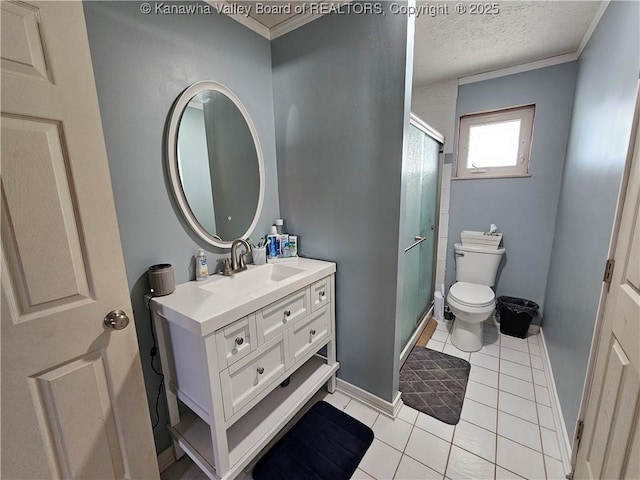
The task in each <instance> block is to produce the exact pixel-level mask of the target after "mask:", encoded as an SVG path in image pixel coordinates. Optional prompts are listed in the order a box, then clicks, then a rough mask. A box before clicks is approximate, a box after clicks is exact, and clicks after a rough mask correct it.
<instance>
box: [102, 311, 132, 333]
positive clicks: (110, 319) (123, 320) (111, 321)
mask: <svg viewBox="0 0 640 480" xmlns="http://www.w3.org/2000/svg"><path fill="white" fill-rule="evenodd" d="M104 324H105V326H107V327H109V328H113V329H114V330H122V329H123V328H126V327H127V325H129V317H127V314H126V313H124V311H122V310H117V309H116V310H112V311H110V312H109V313H108V314H107V316H106V317H104Z"/></svg>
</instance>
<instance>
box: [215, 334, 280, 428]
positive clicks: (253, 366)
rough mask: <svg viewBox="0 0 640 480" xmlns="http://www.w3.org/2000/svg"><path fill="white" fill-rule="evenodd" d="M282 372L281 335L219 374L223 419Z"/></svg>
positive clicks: (227, 417)
mask: <svg viewBox="0 0 640 480" xmlns="http://www.w3.org/2000/svg"><path fill="white" fill-rule="evenodd" d="M284 370H285V342H284V340H283V336H282V335H278V336H277V337H276V338H274V339H273V340H271V341H270V342H268V343H266V344H265V345H263V346H262V347H260V348H259V349H258V350H257V351H255V352H254V353H252V354H251V355H249V356H248V357H246V358H244V359H242V360H241V361H239V362H238V363H236V364H234V365H232V366H231V367H229V368H228V369H226V370H223V371H222V372H220V382H221V386H222V401H223V405H224V417H225V419H227V420H228V419H229V418H230V417H231V416H233V414H234V413H235V412H237V411H238V410H240V409H241V408H242V407H244V406H245V405H246V404H247V403H249V402H250V401H251V400H252V399H253V398H254V397H255V396H256V395H258V394H259V393H260V392H262V391H263V390H264V389H265V388H267V387H269V386H270V385H271V384H272V383H273V381H274V380H275V379H277V378H278V377H279V376H281V375H282V374H283V373H284Z"/></svg>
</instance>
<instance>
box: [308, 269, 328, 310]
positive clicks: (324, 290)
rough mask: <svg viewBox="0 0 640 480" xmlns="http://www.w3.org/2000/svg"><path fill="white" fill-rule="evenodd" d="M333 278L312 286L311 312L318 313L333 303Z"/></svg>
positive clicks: (324, 279)
mask: <svg viewBox="0 0 640 480" xmlns="http://www.w3.org/2000/svg"><path fill="white" fill-rule="evenodd" d="M330 278H331V277H327V278H323V279H322V280H320V281H318V282H316V283H314V284H313V285H311V311H312V312H316V311H318V310H320V309H321V308H322V307H324V306H325V305H328V304H329V302H331V282H330Z"/></svg>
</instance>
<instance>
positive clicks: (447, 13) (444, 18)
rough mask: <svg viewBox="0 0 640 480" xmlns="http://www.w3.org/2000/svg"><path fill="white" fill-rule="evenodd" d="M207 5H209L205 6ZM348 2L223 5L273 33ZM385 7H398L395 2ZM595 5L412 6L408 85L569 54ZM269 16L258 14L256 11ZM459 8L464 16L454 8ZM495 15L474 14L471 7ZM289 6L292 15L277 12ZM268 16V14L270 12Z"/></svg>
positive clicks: (590, 1) (239, 0) (581, 0)
mask: <svg viewBox="0 0 640 480" xmlns="http://www.w3.org/2000/svg"><path fill="white" fill-rule="evenodd" d="M207 1H208V2H209V3H212V0H207ZM346 1H350V0H324V1H322V0H266V1H259V2H258V1H255V0H226V2H227V3H229V4H236V5H243V6H245V7H247V6H249V7H250V9H251V10H250V11H251V13H250V16H251V17H252V18H253V19H254V20H256V21H258V22H260V23H261V24H262V25H264V26H266V27H267V28H269V29H273V28H274V27H278V26H279V25H281V24H282V23H283V22H285V23H286V22H287V21H288V20H290V19H291V17H296V15H295V13H294V12H295V8H296V6H300V5H302V4H316V5H317V4H320V3H325V4H326V3H330V4H341V3H346ZM383 1H390V3H393V4H394V5H400V4H402V2H400V1H391V0H383ZM601 3H602V2H601V1H600V0H569V1H566V0H552V1H548V0H534V1H523V0H508V1H497V2H495V3H494V2H490V1H486V0H485V1H484V2H474V1H469V0H456V1H450V0H444V1H437V2H434V1H425V0H418V1H417V9H418V11H419V13H420V14H419V15H418V16H416V32H415V50H414V64H413V65H414V66H413V85H414V86H415V87H423V86H426V85H432V84H435V83H440V82H443V81H447V80H453V79H456V78H460V77H466V76H469V75H475V74H478V73H484V72H489V71H492V70H498V69H501V68H505V67H510V66H515V65H521V64H523V63H529V62H533V61H536V60H542V59H545V58H549V57H554V56H557V55H563V54H566V53H574V52H576V50H577V49H578V46H579V45H580V42H581V41H582V39H583V38H584V35H585V33H586V31H587V30H588V28H589V25H590V24H591V21H592V20H593V18H594V15H595V14H596V12H597V11H598V9H599V7H600V4H601ZM259 5H260V6H263V7H266V8H264V10H267V11H268V13H262V14H260V13H259V10H258V6H259ZM459 5H464V10H465V11H464V13H460V12H459V11H458V10H457V8H456V6H459ZM492 5H495V6H496V7H495V8H496V10H497V13H489V14H486V13H485V14H479V13H478V10H479V9H478V8H476V12H475V14H474V12H473V10H474V6H480V7H484V8H486V6H489V9H490V10H492V11H493V8H492V7H491V6H492ZM287 6H289V8H290V10H291V12H286V11H280V12H278V10H282V9H286V7H287ZM269 10H270V11H269Z"/></svg>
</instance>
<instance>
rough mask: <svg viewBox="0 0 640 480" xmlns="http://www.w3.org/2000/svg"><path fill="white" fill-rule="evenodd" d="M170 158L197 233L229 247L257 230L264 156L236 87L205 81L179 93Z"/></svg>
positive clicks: (184, 210) (180, 199)
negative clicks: (237, 94) (235, 90)
mask: <svg viewBox="0 0 640 480" xmlns="http://www.w3.org/2000/svg"><path fill="white" fill-rule="evenodd" d="M167 157H168V163H169V165H168V166H169V175H170V177H171V187H172V189H173V193H174V195H175V198H176V200H177V202H178V207H179V208H180V210H181V212H182V214H183V215H184V217H185V219H186V220H187V223H189V225H190V226H191V228H192V229H193V231H194V232H195V233H196V235H198V236H199V237H200V238H201V239H203V240H204V241H206V242H207V243H209V244H210V245H213V246H216V247H220V248H229V247H230V246H231V242H232V241H233V240H234V239H236V238H244V239H246V238H247V237H248V236H249V235H250V234H251V232H252V231H253V229H254V228H255V226H256V223H257V222H258V218H259V217H260V212H261V211H262V203H263V200H264V159H263V157H262V149H261V148H260V141H259V140H258V134H257V132H256V128H255V126H254V124H253V122H252V121H251V117H250V116H249V113H248V112H247V109H246V108H245V107H244V105H243V104H242V102H240V100H239V99H238V97H236V96H235V95H234V94H233V92H231V90H229V89H228V88H226V87H225V86H223V85H221V84H219V83H216V82H211V81H204V82H198V83H195V84H193V85H191V86H190V87H189V88H187V89H186V90H185V91H184V92H183V93H182V94H181V95H180V96H179V97H178V99H177V100H176V103H175V104H174V106H173V109H172V111H171V116H170V120H169V129H168V131H167Z"/></svg>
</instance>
